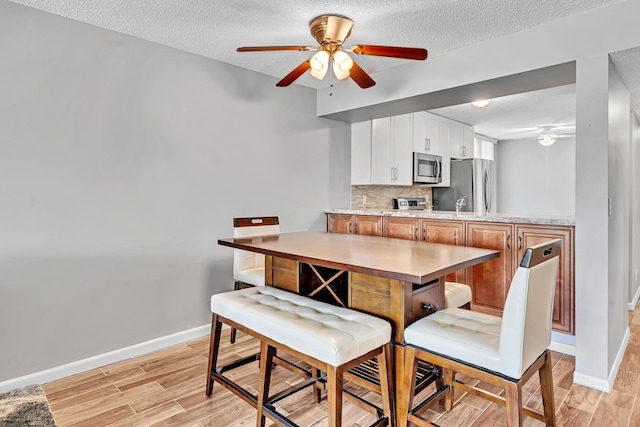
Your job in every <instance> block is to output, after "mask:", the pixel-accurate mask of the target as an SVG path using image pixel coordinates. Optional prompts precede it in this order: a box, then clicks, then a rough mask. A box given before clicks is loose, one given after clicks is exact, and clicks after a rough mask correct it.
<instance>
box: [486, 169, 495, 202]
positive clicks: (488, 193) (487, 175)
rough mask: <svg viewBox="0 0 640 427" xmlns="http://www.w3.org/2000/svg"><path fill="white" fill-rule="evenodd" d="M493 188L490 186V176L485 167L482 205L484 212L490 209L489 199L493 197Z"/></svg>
mask: <svg viewBox="0 0 640 427" xmlns="http://www.w3.org/2000/svg"><path fill="white" fill-rule="evenodd" d="M492 193H493V189H492V187H491V176H489V171H488V170H487V169H485V170H484V207H485V210H486V212H487V213H488V212H490V211H491V199H493V197H492V196H493V194H492Z"/></svg>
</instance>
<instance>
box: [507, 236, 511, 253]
mask: <svg viewBox="0 0 640 427" xmlns="http://www.w3.org/2000/svg"><path fill="white" fill-rule="evenodd" d="M507 249H509V250H511V234H509V235H508V236H507Z"/></svg>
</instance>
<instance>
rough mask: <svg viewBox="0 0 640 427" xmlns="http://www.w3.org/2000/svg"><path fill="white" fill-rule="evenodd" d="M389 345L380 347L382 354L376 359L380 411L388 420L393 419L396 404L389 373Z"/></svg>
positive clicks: (391, 376)
mask: <svg viewBox="0 0 640 427" xmlns="http://www.w3.org/2000/svg"><path fill="white" fill-rule="evenodd" d="M391 351H392V350H391V344H385V345H384V346H383V347H382V353H380V354H379V355H378V357H377V359H378V374H379V376H380V393H381V394H382V410H383V411H384V414H385V415H386V416H387V417H389V420H390V422H391V420H394V419H395V416H396V415H395V414H396V404H395V388H394V381H393V375H392V373H391V367H392V366H393V365H392V364H391Z"/></svg>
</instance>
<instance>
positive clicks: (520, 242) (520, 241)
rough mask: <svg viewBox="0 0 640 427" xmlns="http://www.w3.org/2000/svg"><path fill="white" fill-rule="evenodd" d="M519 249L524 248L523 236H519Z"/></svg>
mask: <svg viewBox="0 0 640 427" xmlns="http://www.w3.org/2000/svg"><path fill="white" fill-rule="evenodd" d="M518 250H519V251H521V250H522V236H518Z"/></svg>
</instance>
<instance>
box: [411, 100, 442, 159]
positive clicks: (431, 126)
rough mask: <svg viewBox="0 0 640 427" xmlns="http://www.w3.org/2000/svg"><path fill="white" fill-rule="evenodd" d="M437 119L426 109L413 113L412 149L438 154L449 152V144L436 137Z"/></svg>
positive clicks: (417, 151)
mask: <svg viewBox="0 0 640 427" xmlns="http://www.w3.org/2000/svg"><path fill="white" fill-rule="evenodd" d="M438 119H439V117H438V116H436V115H435V114H431V113H427V112H426V111H418V112H417V113H413V151H415V152H416V153H425V154H435V155H438V156H442V155H445V154H446V153H448V152H449V146H448V145H447V144H442V141H441V140H440V138H438Z"/></svg>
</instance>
